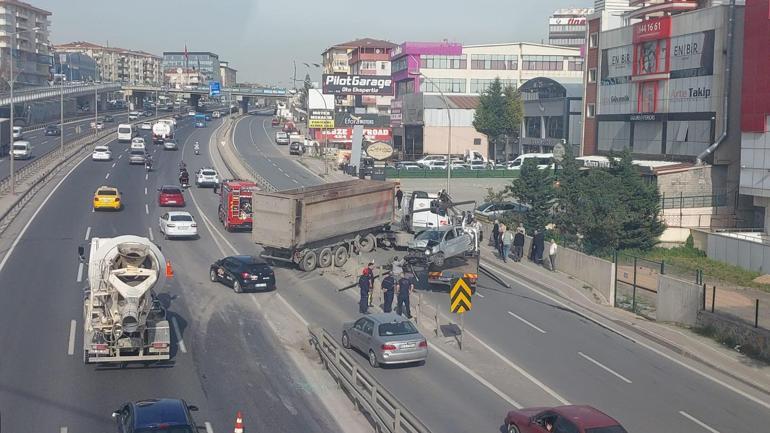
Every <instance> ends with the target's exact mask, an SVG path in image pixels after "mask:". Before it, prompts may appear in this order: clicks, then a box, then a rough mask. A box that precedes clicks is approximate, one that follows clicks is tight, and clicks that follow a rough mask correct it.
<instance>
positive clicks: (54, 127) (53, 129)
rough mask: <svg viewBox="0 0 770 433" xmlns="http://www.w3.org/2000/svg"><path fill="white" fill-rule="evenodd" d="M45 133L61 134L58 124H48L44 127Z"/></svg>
mask: <svg viewBox="0 0 770 433" xmlns="http://www.w3.org/2000/svg"><path fill="white" fill-rule="evenodd" d="M45 135H55V136H57V137H58V136H60V135H61V128H59V125H48V126H46V127H45Z"/></svg>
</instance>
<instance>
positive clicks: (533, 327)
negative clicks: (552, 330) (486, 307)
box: [508, 311, 546, 334]
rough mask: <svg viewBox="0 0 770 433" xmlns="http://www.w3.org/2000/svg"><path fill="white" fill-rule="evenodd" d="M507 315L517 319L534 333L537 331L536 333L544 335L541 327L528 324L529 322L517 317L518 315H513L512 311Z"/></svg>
mask: <svg viewBox="0 0 770 433" xmlns="http://www.w3.org/2000/svg"><path fill="white" fill-rule="evenodd" d="M508 314H510V315H511V316H513V317H515V318H517V319H519V320H520V321H521V322H522V323H524V324H525V325H528V326H529V327H530V328H532V329H534V330H535V331H537V332H539V333H541V334H545V333H546V331H545V330H544V329H542V328H541V327H539V326H537V325H535V324H534V323H532V322H530V321H529V320H527V319H525V318H523V317H521V316H519V315H518V314H516V313H514V312H512V311H509V312H508Z"/></svg>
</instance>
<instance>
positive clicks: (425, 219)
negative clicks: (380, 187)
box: [404, 162, 450, 232]
mask: <svg viewBox="0 0 770 433" xmlns="http://www.w3.org/2000/svg"><path fill="white" fill-rule="evenodd" d="M444 164H446V162H444ZM405 199H406V200H405V201H406V202H405V203H404V209H406V215H408V216H409V219H408V220H407V221H405V223H406V224H407V227H408V228H409V231H411V232H419V231H422V230H425V229H430V228H436V227H441V226H445V225H448V224H449V223H450V220H449V216H448V215H447V214H446V212H442V214H438V213H435V212H433V211H431V212H425V211H424V210H425V209H431V203H433V202H434V201H436V200H438V194H435V193H428V192H425V191H413V192H412V193H411V194H409V196H407V197H405ZM418 211H420V212H418Z"/></svg>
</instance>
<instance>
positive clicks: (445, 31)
mask: <svg viewBox="0 0 770 433" xmlns="http://www.w3.org/2000/svg"><path fill="white" fill-rule="evenodd" d="M25 1H27V2H28V3H30V4H32V5H34V6H36V7H39V8H42V9H46V10H48V11H50V12H52V13H53V15H52V16H51V41H52V42H53V43H55V44H58V43H65V42H72V41H88V42H93V43H99V44H109V45H110V46H116V47H121V48H127V49H134V50H142V51H147V52H150V53H153V54H157V55H161V54H162V53H163V51H182V50H184V47H185V44H186V45H187V49H188V50H189V51H211V52H214V53H217V54H218V55H219V58H220V59H221V60H228V61H230V66H231V67H234V68H235V69H237V70H238V81H239V82H258V83H261V84H270V85H277V86H282V87H283V86H290V85H291V78H292V76H293V73H294V71H293V66H292V62H294V61H296V63H297V77H298V79H302V78H304V76H305V73H306V72H310V73H311V77H313V79H314V80H318V79H319V77H320V72H319V71H318V70H317V69H315V68H312V69H311V70H308V69H307V68H306V67H305V66H304V65H303V63H321V53H322V52H323V51H324V50H326V48H328V47H330V46H332V45H334V44H337V43H342V42H346V41H349V40H353V39H358V38H363V37H371V38H376V39H385V40H389V41H391V42H394V43H401V42H404V41H441V40H443V39H447V40H449V41H450V42H460V43H463V44H483V43H499V42H543V41H547V35H548V16H549V15H550V14H551V13H552V12H553V11H554V10H555V9H558V8H566V7H593V1H592V0H527V1H522V0H390V1H373V0H326V1H318V0H278V1H276V0H272V1H264V0H218V1H212V0H131V1H126V0H123V1H119V0H25Z"/></svg>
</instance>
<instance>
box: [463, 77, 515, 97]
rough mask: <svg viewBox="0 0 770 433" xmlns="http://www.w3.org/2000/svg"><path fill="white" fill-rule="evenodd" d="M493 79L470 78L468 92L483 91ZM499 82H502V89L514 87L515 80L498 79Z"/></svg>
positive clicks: (478, 92)
mask: <svg viewBox="0 0 770 433" xmlns="http://www.w3.org/2000/svg"><path fill="white" fill-rule="evenodd" d="M493 81H495V80H494V79H477V78H471V89H470V93H474V94H481V93H484V91H485V90H487V89H488V88H489V85H490V84H492V82H493ZM500 84H502V86H503V89H505V88H506V87H508V86H513V87H516V80H500Z"/></svg>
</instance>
